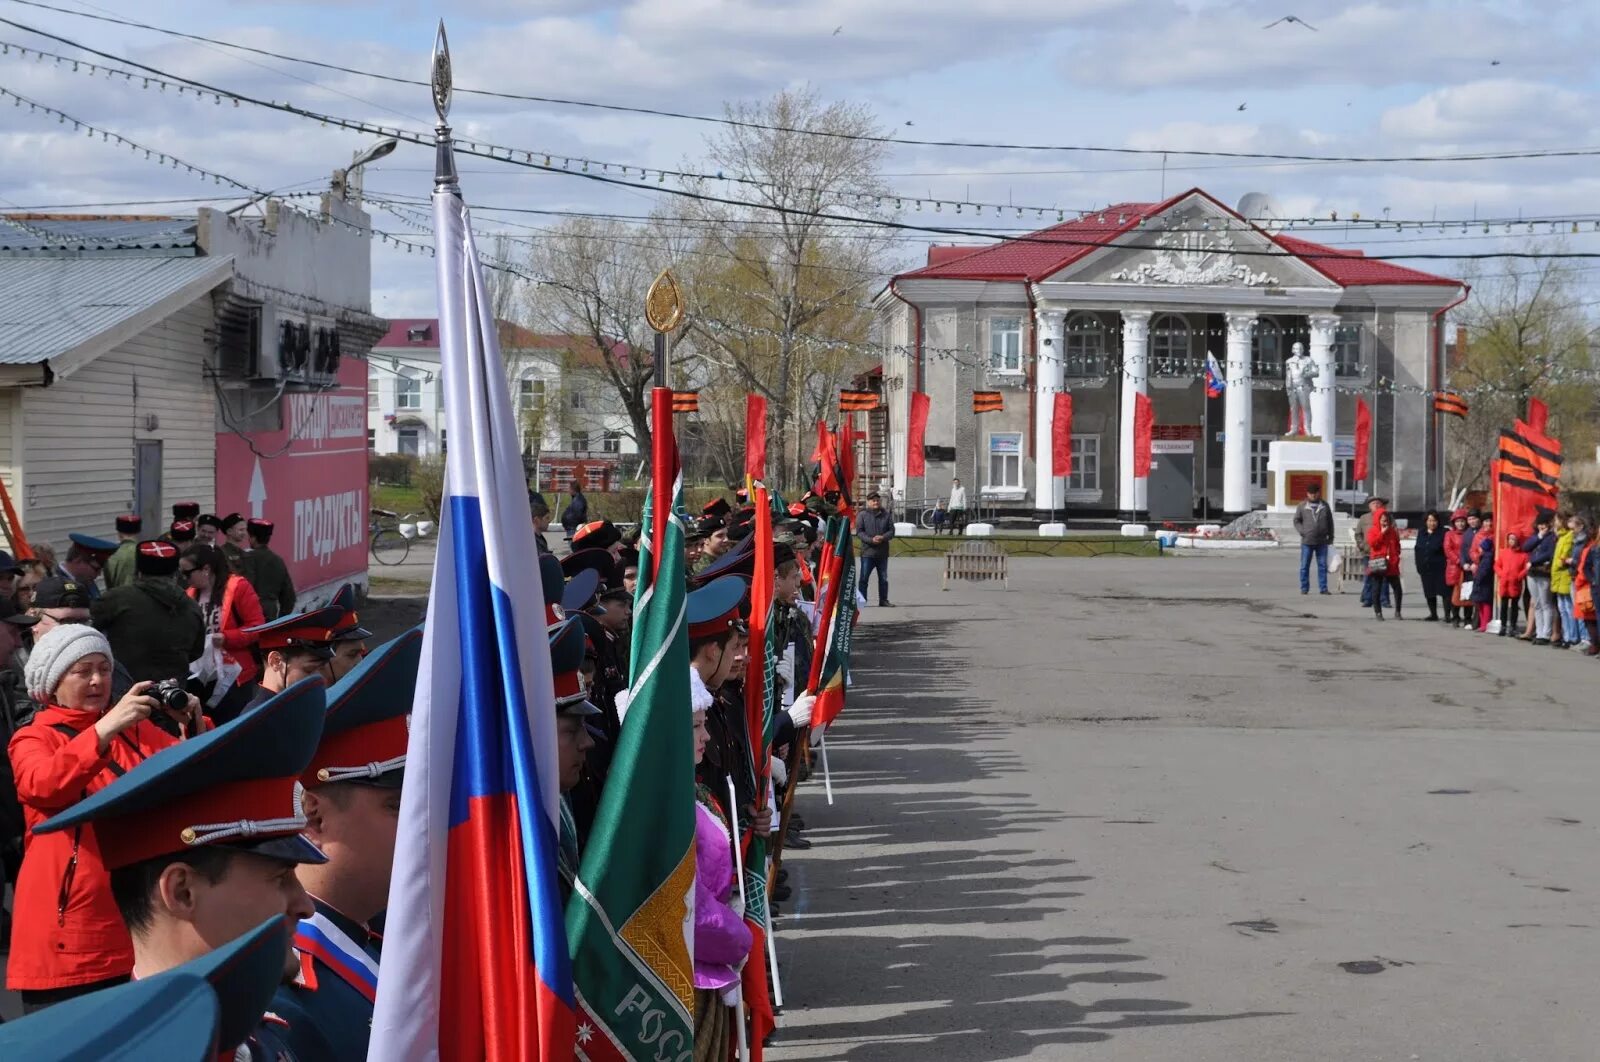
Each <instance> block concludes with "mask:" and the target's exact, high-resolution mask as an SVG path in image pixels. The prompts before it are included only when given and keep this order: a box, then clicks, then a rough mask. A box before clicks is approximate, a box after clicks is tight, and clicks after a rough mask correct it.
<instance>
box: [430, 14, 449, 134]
mask: <svg viewBox="0 0 1600 1062" xmlns="http://www.w3.org/2000/svg"><path fill="white" fill-rule="evenodd" d="M432 80H433V110H434V113H436V114H438V116H439V124H441V125H443V124H444V122H445V120H446V119H447V118H449V117H450V91H451V89H452V88H453V85H452V82H451V80H450V40H449V38H447V37H446V36H445V34H444V19H440V20H439V35H438V36H437V37H435V38H434V39H433V79H432Z"/></svg>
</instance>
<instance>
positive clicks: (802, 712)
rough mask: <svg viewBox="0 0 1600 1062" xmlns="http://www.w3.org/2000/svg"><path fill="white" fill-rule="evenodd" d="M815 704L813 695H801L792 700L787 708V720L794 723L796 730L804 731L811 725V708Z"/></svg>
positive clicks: (815, 697)
mask: <svg viewBox="0 0 1600 1062" xmlns="http://www.w3.org/2000/svg"><path fill="white" fill-rule="evenodd" d="M816 703H817V695H816V694H815V693H802V694H800V696H798V697H796V698H795V699H794V703H793V704H791V705H790V706H789V718H790V719H792V720H793V721H794V725H795V729H796V730H804V729H805V728H806V727H808V726H810V725H811V708H812V706H813V705H815V704H816Z"/></svg>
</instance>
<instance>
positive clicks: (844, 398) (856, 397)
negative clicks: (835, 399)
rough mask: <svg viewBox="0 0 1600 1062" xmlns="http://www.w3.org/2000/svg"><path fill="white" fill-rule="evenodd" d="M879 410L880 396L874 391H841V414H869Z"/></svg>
mask: <svg viewBox="0 0 1600 1062" xmlns="http://www.w3.org/2000/svg"><path fill="white" fill-rule="evenodd" d="M877 408H878V396H877V394H876V393H874V392H872V391H840V392H839V412H840V413H868V412H871V411H872V410H874V409H877Z"/></svg>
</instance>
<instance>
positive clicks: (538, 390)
mask: <svg viewBox="0 0 1600 1062" xmlns="http://www.w3.org/2000/svg"><path fill="white" fill-rule="evenodd" d="M518 400H519V402H520V403H521V406H522V409H523V411H524V412H530V413H531V412H532V411H534V410H536V409H538V408H539V407H541V406H543V405H544V381H543V380H533V379H528V378H524V379H523V380H522V388H521V391H520V392H519V395H518Z"/></svg>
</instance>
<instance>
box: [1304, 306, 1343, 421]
mask: <svg viewBox="0 0 1600 1062" xmlns="http://www.w3.org/2000/svg"><path fill="white" fill-rule="evenodd" d="M1338 329H1339V319H1338V318H1337V317H1331V316H1325V315H1319V316H1316V317H1313V318H1311V363H1312V364H1313V365H1315V366H1316V367H1317V381H1316V383H1315V384H1313V385H1312V391H1311V434H1312V435H1315V436H1318V437H1319V438H1321V439H1322V441H1323V442H1325V443H1327V444H1328V445H1329V446H1332V445H1333V436H1334V433H1335V431H1337V430H1338V426H1339V422H1338V420H1337V419H1336V417H1337V412H1336V410H1337V404H1336V402H1335V399H1336V397H1337V392H1336V391H1334V389H1333V385H1334V372H1333V337H1334V335H1335V334H1336V333H1337V332H1338Z"/></svg>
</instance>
